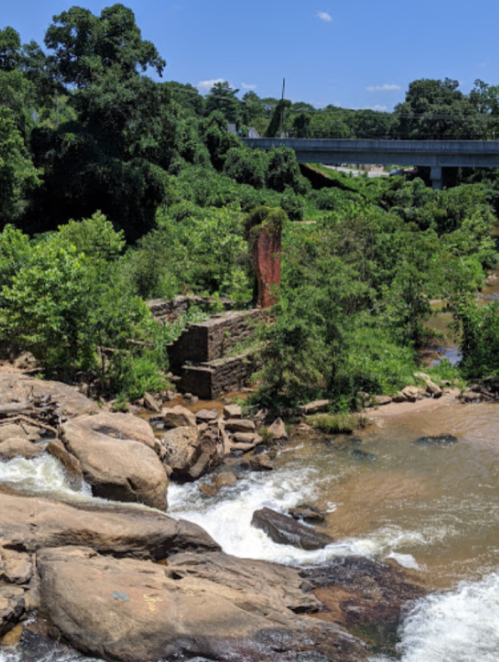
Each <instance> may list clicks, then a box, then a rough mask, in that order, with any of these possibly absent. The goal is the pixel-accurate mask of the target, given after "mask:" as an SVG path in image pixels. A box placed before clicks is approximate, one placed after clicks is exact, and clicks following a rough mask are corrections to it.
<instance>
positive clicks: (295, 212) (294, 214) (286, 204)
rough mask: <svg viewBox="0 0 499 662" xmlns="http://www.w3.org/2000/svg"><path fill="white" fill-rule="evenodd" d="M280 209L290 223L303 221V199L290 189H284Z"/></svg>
mask: <svg viewBox="0 0 499 662" xmlns="http://www.w3.org/2000/svg"><path fill="white" fill-rule="evenodd" d="M281 207H282V209H283V210H284V211H285V212H286V215H287V217H288V218H289V219H291V220H292V221H302V220H303V198H302V197H301V196H298V195H296V194H295V192H294V191H293V190H292V189H286V191H284V193H283V196H282V198H281Z"/></svg>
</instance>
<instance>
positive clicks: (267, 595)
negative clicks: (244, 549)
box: [167, 552, 322, 614]
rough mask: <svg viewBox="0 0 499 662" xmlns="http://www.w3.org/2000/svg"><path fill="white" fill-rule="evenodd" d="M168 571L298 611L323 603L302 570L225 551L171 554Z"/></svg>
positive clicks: (314, 608) (312, 610) (316, 608)
mask: <svg viewBox="0 0 499 662" xmlns="http://www.w3.org/2000/svg"><path fill="white" fill-rule="evenodd" d="M167 574H168V575H169V576H170V577H172V578H179V577H180V578H186V577H191V578H193V577H195V578H198V579H206V580H209V581H212V582H215V583H217V584H219V585H221V586H226V587H229V588H232V589H235V590H237V591H240V592H241V594H243V593H244V594H246V596H247V595H248V594H252V595H253V598H254V599H255V597H258V598H259V599H260V600H262V599H266V600H268V603H269V606H272V607H273V608H278V609H284V610H285V609H289V610H291V611H293V612H295V613H299V614H302V613H315V612H318V611H320V610H321V609H322V604H321V602H320V601H319V600H317V598H316V597H315V596H314V595H313V594H312V592H311V591H310V589H311V588H312V584H311V583H309V582H308V581H306V580H304V579H303V577H301V575H300V571H299V570H297V569H295V568H290V567H288V566H284V565H279V564H277V563H269V562H267V561H256V560H253V559H241V558H236V557H235V556H230V555H229V554H224V553H223V552H211V553H204V554H193V553H191V552H187V553H180V554H176V555H174V556H171V557H169V559H168V568H167Z"/></svg>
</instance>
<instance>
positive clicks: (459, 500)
mask: <svg viewBox="0 0 499 662" xmlns="http://www.w3.org/2000/svg"><path fill="white" fill-rule="evenodd" d="M414 407H415V409H414V411H410V410H409V413H407V412H405V413H403V414H400V415H395V416H378V417H377V418H376V419H375V420H374V422H373V424H372V425H371V426H369V427H368V428H366V429H365V430H362V431H361V432H360V433H359V434H357V435H354V436H352V437H349V436H336V437H324V436H321V435H317V434H315V433H311V432H301V433H300V432H299V433H297V434H296V435H295V436H294V437H293V439H292V441H291V442H289V443H288V444H286V445H285V446H283V447H281V448H280V449H279V451H278V454H277V457H276V463H275V464H276V469H275V471H274V472H272V473H247V474H244V475H243V478H242V479H241V480H240V481H239V482H238V484H237V486H236V487H233V488H225V489H223V490H222V491H221V492H220V493H219V495H217V496H213V497H209V496H206V495H204V494H203V493H201V492H200V491H199V486H198V485H197V484H190V485H186V486H179V485H172V486H170V492H169V500H170V514H171V515H173V516H175V517H182V518H185V519H188V520H191V521H194V522H197V523H199V524H200V525H202V526H203V527H204V528H205V529H206V530H207V531H208V532H209V533H210V534H211V535H212V536H213V537H214V538H215V539H216V540H217V541H218V542H219V543H220V544H221V545H222V547H223V549H224V551H226V552H228V553H231V554H234V555H236V556H241V557H250V558H259V559H265V560H270V561H277V562H280V563H286V564H292V565H315V564H320V563H322V562H324V561H325V560H327V559H328V558H330V557H332V556H336V555H365V556H369V557H373V558H374V557H375V558H380V559H386V558H392V559H395V560H396V561H397V562H398V563H399V564H401V565H403V566H406V567H410V568H415V569H418V570H419V571H420V573H421V577H422V578H423V580H424V582H425V584H426V586H427V588H428V589H429V591H430V596H429V597H428V598H425V599H423V600H421V601H419V602H418V603H416V604H415V605H414V608H413V610H412V611H411V612H410V614H409V615H408V617H407V618H406V620H405V623H404V626H403V628H402V630H401V633H400V636H401V644H400V654H401V660H402V662H472V661H473V662H478V661H480V662H497V660H498V659H499V600H498V599H497V596H498V595H499V432H498V426H497V421H498V413H499V410H498V408H497V405H493V404H475V405H461V404H458V403H454V402H449V403H446V404H440V405H438V404H437V403H435V406H433V407H430V408H427V409H424V410H421V409H418V408H417V405H415V406H414ZM443 432H445V433H447V434H450V435H453V436H454V437H456V439H457V441H456V442H455V443H451V444H446V445H431V444H422V443H415V442H417V441H418V440H419V439H420V438H421V437H423V436H427V435H436V434H440V433H443ZM206 480H209V477H208V478H207V479H206ZM0 482H1V483H8V484H10V485H13V486H17V487H18V488H19V487H22V488H23V489H27V490H28V491H29V492H31V493H33V492H37V493H39V494H47V495H50V496H52V497H58V498H62V499H64V500H76V501H88V500H93V498H92V497H91V495H90V492H89V491H88V490H83V491H82V492H74V491H73V490H72V489H71V487H70V485H69V484H68V483H67V481H66V479H65V476H64V473H63V471H62V470H61V469H60V467H59V465H58V463H57V462H56V461H55V460H54V459H53V458H43V457H42V458H38V459H36V460H31V461H27V460H21V459H16V460H12V461H10V462H5V463H0ZM303 503H307V504H310V505H313V506H316V507H318V508H320V509H321V510H323V511H325V512H326V513H327V514H326V524H325V525H324V527H323V529H324V530H325V531H326V532H328V533H329V534H330V535H332V536H333V537H334V538H335V539H336V541H337V542H335V543H334V544H332V545H330V546H328V547H327V548H326V549H324V550H320V551H316V552H307V551H304V550H299V549H296V548H294V547H288V546H282V545H277V544H275V543H273V542H272V541H271V540H270V539H269V538H268V537H267V536H266V535H265V534H264V533H263V532H262V531H260V530H257V529H255V528H253V527H251V526H250V521H251V517H252V513H253V512H254V511H255V510H257V509H258V508H261V507H263V506H269V507H271V508H274V509H277V510H280V511H283V512H285V511H286V510H287V509H288V508H289V507H292V506H296V505H299V504H303ZM16 655H17V654H16V652H15V650H14V651H12V652H10V653H8V652H7V650H6V649H5V650H4V652H0V662H23V661H22V660H21V659H20V658H19V657H16ZM54 656H55V657H54ZM78 657H79V656H77V655H76V654H73V653H67V652H64V653H63V652H59V653H56V652H54V651H51V652H50V656H49V657H48V658H47V657H46V656H45V657H44V656H40V657H38V658H36V660H37V662H42V660H44V661H45V660H46V661H47V662H48V660H54V662H55V660H61V661H62V660H64V661H65V662H70V660H73V661H74V660H76V659H78ZM373 660H376V662H386V661H387V658H379V657H378V658H373ZM33 662H35V660H34V661H33Z"/></svg>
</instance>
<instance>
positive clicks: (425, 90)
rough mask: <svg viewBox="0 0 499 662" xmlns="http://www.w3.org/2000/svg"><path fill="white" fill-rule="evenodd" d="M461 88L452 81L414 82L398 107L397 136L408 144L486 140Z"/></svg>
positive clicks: (395, 126)
mask: <svg viewBox="0 0 499 662" xmlns="http://www.w3.org/2000/svg"><path fill="white" fill-rule="evenodd" d="M458 88H459V81H457V80H451V79H449V78H446V79H445V80H443V81H442V80H431V79H421V80H416V81H413V82H412V83H411V84H410V85H409V90H408V91H407V94H406V98H405V101H404V102H403V103H401V104H398V105H397V106H396V107H395V117H396V123H395V125H394V128H393V131H394V135H395V136H397V137H400V138H403V139H406V140H408V139H414V140H473V139H480V138H482V137H484V135H485V131H484V126H483V123H482V122H481V119H480V116H479V114H478V113H477V110H476V107H475V106H474V105H473V103H472V102H471V101H470V99H469V98H468V97H466V96H465V95H464V94H463V93H462V92H461V91H460V90H459V89H458Z"/></svg>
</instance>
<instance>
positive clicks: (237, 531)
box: [168, 467, 426, 567]
mask: <svg viewBox="0 0 499 662" xmlns="http://www.w3.org/2000/svg"><path fill="white" fill-rule="evenodd" d="M318 480H320V479H319V477H318V476H317V473H316V471H315V470H314V469H313V468H303V467H302V468H301V469H300V472H299V473H298V472H297V471H296V470H295V469H289V470H286V469H280V470H277V471H274V472H273V473H272V475H269V474H254V473H253V474H249V475H248V477H247V478H243V479H241V480H239V481H238V483H237V486H236V487H233V488H224V489H223V490H222V492H221V493H220V495H219V496H217V497H206V496H205V495H203V494H202V493H201V492H200V491H199V489H198V486H197V485H196V484H190V485H184V486H179V485H173V484H172V485H170V488H169V491H168V499H169V514H171V515H173V516H174V517H179V518H182V519H187V520H189V521H191V522H195V523H196V524H199V525H200V526H202V527H203V528H204V529H205V530H206V531H208V533H209V534H210V535H211V536H212V537H213V538H214V539H215V540H216V541H217V542H218V543H219V544H220V545H221V546H222V548H223V550H224V552H226V553H227V554H232V555H234V556H239V557H242V558H253V559H260V560H265V561H273V562H276V563H284V564H288V565H317V564H321V563H325V562H327V561H328V559H330V558H333V557H336V556H368V557H375V556H378V557H379V556H381V557H388V556H390V555H392V557H394V558H396V559H397V560H399V562H401V564H403V565H409V566H411V567H416V566H417V563H416V561H415V559H414V558H413V557H412V556H410V555H403V554H401V555H400V558H398V557H397V549H399V548H401V547H403V546H404V545H407V544H411V545H419V544H421V545H424V544H426V540H425V538H424V537H423V536H422V535H421V534H420V533H418V532H415V531H405V530H403V529H401V528H400V527H398V526H390V525H388V526H383V527H381V528H379V529H377V530H376V531H374V532H372V533H371V534H370V535H369V537H363V538H346V539H342V540H340V541H338V542H335V543H333V544H331V545H328V546H327V547H326V548H325V549H321V550H317V551H307V550H303V549H298V548H296V547H293V546H291V545H279V544H276V543H274V542H273V541H272V540H271V539H270V538H269V537H268V536H267V535H266V534H265V533H264V532H263V531H261V530H260V529H256V528H255V527H253V526H251V519H252V517H253V513H254V512H255V510H259V509H260V508H264V507H268V508H272V509H273V510H277V511H278V512H282V513H285V512H286V511H287V510H288V508H291V507H293V506H297V505H299V504H301V503H309V502H312V503H313V502H314V499H315V496H316V488H317V482H318ZM330 505H331V506H332V507H331V510H334V504H330Z"/></svg>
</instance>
